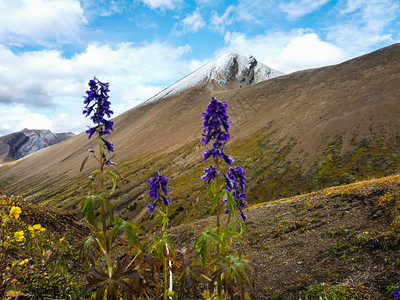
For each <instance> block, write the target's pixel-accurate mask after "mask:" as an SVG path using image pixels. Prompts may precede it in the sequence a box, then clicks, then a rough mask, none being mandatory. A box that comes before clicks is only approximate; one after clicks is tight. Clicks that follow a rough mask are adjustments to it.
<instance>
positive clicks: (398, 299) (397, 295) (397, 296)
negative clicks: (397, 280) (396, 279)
mask: <svg viewBox="0 0 400 300" xmlns="http://www.w3.org/2000/svg"><path fill="white" fill-rule="evenodd" d="M393 296H394V299H396V300H400V285H398V286H397V291H395V292H394V293H393Z"/></svg>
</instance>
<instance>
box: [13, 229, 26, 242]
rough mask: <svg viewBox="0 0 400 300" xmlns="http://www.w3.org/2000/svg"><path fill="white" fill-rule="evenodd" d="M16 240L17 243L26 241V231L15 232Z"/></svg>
mask: <svg viewBox="0 0 400 300" xmlns="http://www.w3.org/2000/svg"><path fill="white" fill-rule="evenodd" d="M14 239H15V240H16V241H17V242H20V241H22V240H23V239H24V231H23V230H21V231H17V232H15V233H14Z"/></svg>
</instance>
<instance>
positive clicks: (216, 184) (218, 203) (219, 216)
mask: <svg viewBox="0 0 400 300" xmlns="http://www.w3.org/2000/svg"><path fill="white" fill-rule="evenodd" d="M216 169H217V170H218V169H219V158H217V161H216ZM218 183H219V182H218V176H216V178H215V186H216V187H217V190H219V184H218ZM220 200H221V199H217V203H216V205H217V235H218V237H220V235H221V206H220V202H221V201H220ZM220 259H221V243H218V245H217V258H216V261H217V262H218V261H219V260H220ZM217 295H218V300H219V299H222V276H218V278H217Z"/></svg>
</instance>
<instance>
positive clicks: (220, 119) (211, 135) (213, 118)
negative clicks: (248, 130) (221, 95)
mask: <svg viewBox="0 0 400 300" xmlns="http://www.w3.org/2000/svg"><path fill="white" fill-rule="evenodd" d="M227 108H228V104H227V103H226V102H221V101H219V100H218V99H217V98H215V97H212V99H211V101H210V104H209V105H208V106H207V111H206V112H205V113H203V128H204V133H203V138H202V139H201V142H202V143H203V144H204V146H206V145H207V144H208V143H209V142H210V141H211V140H213V141H214V143H213V145H212V149H210V150H208V151H206V152H205V153H204V154H203V156H204V160H207V159H208V158H209V157H210V156H212V157H213V159H214V161H215V162H217V160H218V157H219V158H223V159H224V160H225V162H226V163H227V164H228V165H231V164H232V162H233V159H232V158H231V157H230V156H228V155H226V154H225V153H224V148H225V146H224V145H225V144H226V143H227V141H228V140H229V138H230V137H231V135H230V134H229V133H228V130H229V128H230V127H231V123H230V122H229V115H228V114H227V112H226V109H227Z"/></svg>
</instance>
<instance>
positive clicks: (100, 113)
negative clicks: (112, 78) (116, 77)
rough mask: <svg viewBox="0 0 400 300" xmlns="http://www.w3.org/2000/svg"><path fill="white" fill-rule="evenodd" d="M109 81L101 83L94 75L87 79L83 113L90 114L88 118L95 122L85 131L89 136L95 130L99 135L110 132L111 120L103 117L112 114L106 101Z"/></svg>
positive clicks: (112, 123)
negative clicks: (87, 84)
mask: <svg viewBox="0 0 400 300" xmlns="http://www.w3.org/2000/svg"><path fill="white" fill-rule="evenodd" d="M108 86H109V83H103V82H101V81H100V80H98V79H97V78H96V77H95V78H94V79H92V80H90V81H89V87H90V89H89V90H88V91H87V92H86V94H87V96H86V97H85V100H84V101H83V103H84V104H85V109H84V110H83V114H84V115H85V117H88V116H89V115H91V114H92V116H91V117H90V119H91V120H92V121H93V123H94V124H96V126H95V127H93V128H90V129H89V130H88V131H86V133H88V134H89V138H91V137H92V135H93V134H94V133H95V132H96V131H97V132H98V133H99V135H100V136H102V135H106V134H110V130H113V128H112V126H113V125H114V122H113V121H110V120H106V119H104V116H105V115H107V117H108V118H110V116H111V115H112V114H113V111H112V110H110V104H111V102H110V101H108V98H109V96H108V92H109V91H110V90H109V89H108Z"/></svg>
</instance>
